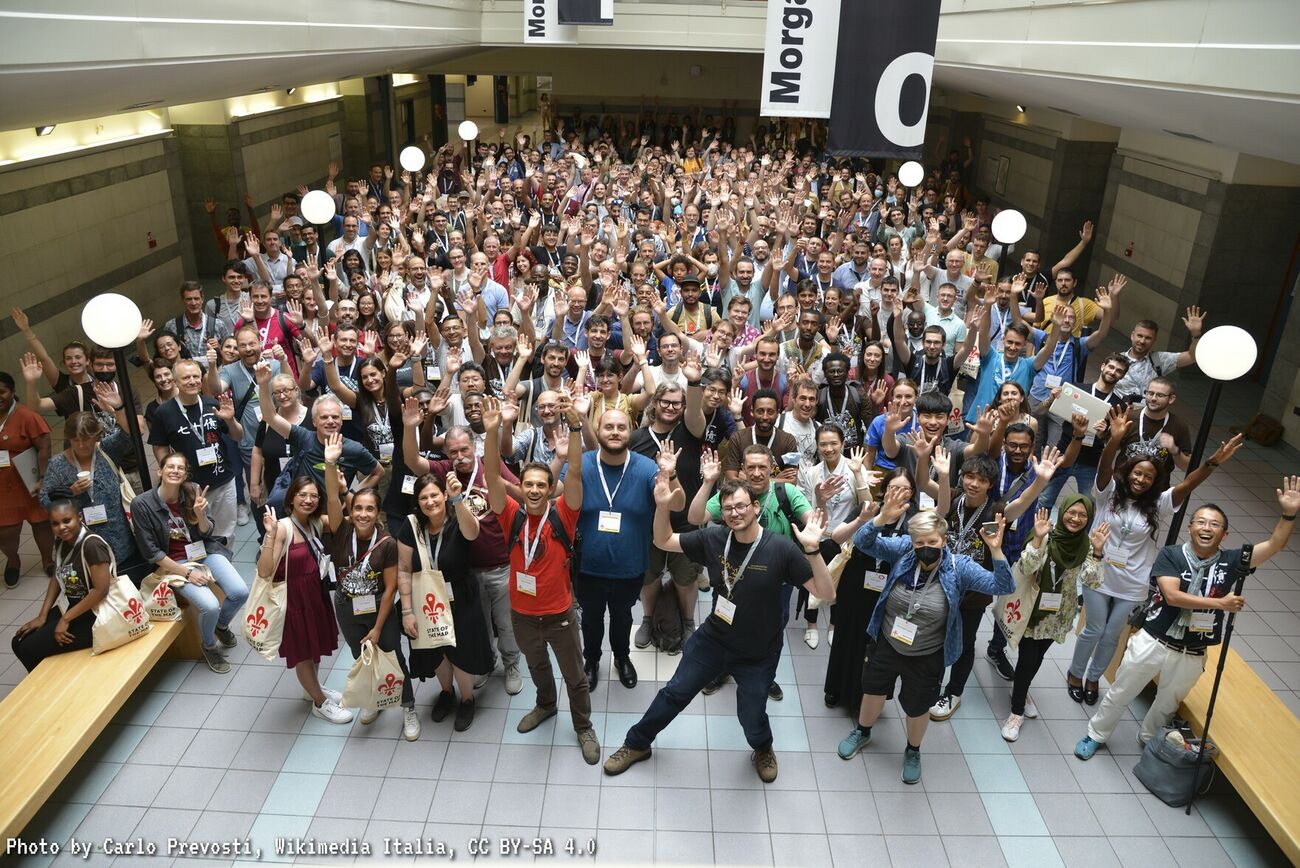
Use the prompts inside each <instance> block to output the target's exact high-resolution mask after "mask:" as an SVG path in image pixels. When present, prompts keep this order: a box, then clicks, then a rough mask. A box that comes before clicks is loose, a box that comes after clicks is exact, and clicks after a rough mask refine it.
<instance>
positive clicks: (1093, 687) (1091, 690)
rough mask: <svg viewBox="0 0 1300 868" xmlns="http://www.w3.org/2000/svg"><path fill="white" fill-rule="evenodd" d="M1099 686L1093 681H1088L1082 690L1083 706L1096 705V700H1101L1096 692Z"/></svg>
mask: <svg viewBox="0 0 1300 868" xmlns="http://www.w3.org/2000/svg"><path fill="white" fill-rule="evenodd" d="M1100 688H1101V685H1100V684H1098V683H1097V682H1095V681H1089V682H1088V683H1087V685H1085V686H1084V688H1083V702H1084V704H1085V705H1096V704H1097V700H1098V699H1100V698H1101V694H1100V693H1099V692H1098V691H1099V690H1100Z"/></svg>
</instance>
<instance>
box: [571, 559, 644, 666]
mask: <svg viewBox="0 0 1300 868" xmlns="http://www.w3.org/2000/svg"><path fill="white" fill-rule="evenodd" d="M643 578H644V576H642V575H641V574H637V575H635V576H628V577H627V578H626V579H607V578H605V577H604V576H588V575H586V574H584V573H579V574H578V577H577V580H576V581H574V583H573V591H574V594H576V595H577V597H578V604H579V605H580V606H582V656H583V657H584V658H585V659H586V661H587V663H588V664H589V665H590V664H595V663H598V662H600V645H601V643H602V642H604V641H605V610H606V609H609V648H610V651H611V652H613V654H614V659H615V660H622V659H624V658H626V657H627V655H628V654H629V653H630V652H631V650H632V649H631V645H632V607H633V606H635V605H636V602H637V600H639V599H641V582H642V580H643Z"/></svg>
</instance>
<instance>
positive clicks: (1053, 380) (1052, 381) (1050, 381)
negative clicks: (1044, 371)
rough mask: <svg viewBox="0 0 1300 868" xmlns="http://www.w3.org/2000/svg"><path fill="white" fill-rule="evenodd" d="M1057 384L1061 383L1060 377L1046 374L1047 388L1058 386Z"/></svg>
mask: <svg viewBox="0 0 1300 868" xmlns="http://www.w3.org/2000/svg"><path fill="white" fill-rule="evenodd" d="M1059 385H1061V378H1060V377H1058V376H1056V374H1048V375H1047V388H1049V389H1055V388H1056V387H1057V386H1059Z"/></svg>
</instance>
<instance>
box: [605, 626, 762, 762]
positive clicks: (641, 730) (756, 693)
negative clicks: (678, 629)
mask: <svg viewBox="0 0 1300 868" xmlns="http://www.w3.org/2000/svg"><path fill="white" fill-rule="evenodd" d="M780 659H781V655H780V653H777V654H773V655H772V656H770V657H766V658H764V659H761V660H751V659H745V658H741V657H737V656H735V655H734V654H732V653H731V652H730V651H728V650H727V649H726V648H724V647H723V646H722V643H721V642H719V641H718V640H716V639H714V638H713V637H712V636H711V635H709V631H708V628H707V627H705V628H701V629H699V630H696V631H695V632H694V633H692V634H691V638H689V639H687V640H686V645H685V646H684V647H683V648H682V657H681V660H680V662H678V664H677V671H676V673H674V674H673V677H672V679H671V680H670V681H669V682H668V683H667V684H665V685H664V686H663V689H661V690H660V691H659V692H658V693H657V694H655V698H654V700H653V701H652V702H651V703H650V707H649V708H648V709H646V713H645V714H644V715H642V717H641V719H640V720H639V721H637V722H636V724H635V725H633V727H632V728H631V729H629V730H628V731H627V737H626V738H625V739H624V740H623V741H624V743H625V744H626V745H627V746H628V747H630V748H632V749H633V750H646V749H647V748H649V747H650V745H651V744H652V743H653V742H654V740H655V737H656V736H657V735H659V733H660V732H662V731H663V730H664V728H665V727H667V726H668V724H670V723H672V722H673V719H674V718H676V717H677V715H679V714H681V713H682V711H683V710H684V709H685V708H686V706H688V705H690V704H691V700H693V699H694V698H695V697H696V695H697V694H698V693H699V692H700V691H701V690H703V689H704V687H705V686H706V685H707V684H708V683H709V682H711V681H713V680H714V679H715V678H717V677H718V676H719V675H721V674H723V673H724V672H726V673H730V674H731V677H732V678H734V679H736V718H737V719H738V720H739V721H740V726H741V728H742V729H744V730H745V740H746V741H747V742H749V746H750V747H752V748H753V749H754V750H765V749H767V748H770V747H771V746H772V726H771V724H770V723H769V722H768V719H767V688H768V685H769V684H771V683H772V680H773V679H774V678H775V677H776V664H777V662H778V661H779V660H780Z"/></svg>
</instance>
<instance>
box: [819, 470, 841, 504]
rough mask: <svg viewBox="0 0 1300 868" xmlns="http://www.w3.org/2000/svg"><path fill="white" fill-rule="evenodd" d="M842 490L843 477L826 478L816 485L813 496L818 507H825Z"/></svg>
mask: <svg viewBox="0 0 1300 868" xmlns="http://www.w3.org/2000/svg"><path fill="white" fill-rule="evenodd" d="M843 488H844V477H843V476H839V475H833V476H828V477H826V478H825V479H823V480H822V481H821V482H819V483H817V485H816V488H815V489H814V491H813V495H814V497H815V498H816V500H817V503H818V504H820V505H823V506H824V505H826V504H827V503H829V502H830V501H831V500H832V499H833V498H834V497H835V496H836V495H837V494H839V493H840V491H841V490H843Z"/></svg>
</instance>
